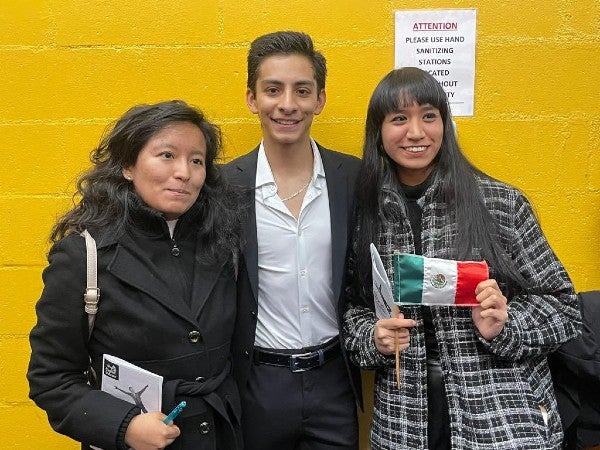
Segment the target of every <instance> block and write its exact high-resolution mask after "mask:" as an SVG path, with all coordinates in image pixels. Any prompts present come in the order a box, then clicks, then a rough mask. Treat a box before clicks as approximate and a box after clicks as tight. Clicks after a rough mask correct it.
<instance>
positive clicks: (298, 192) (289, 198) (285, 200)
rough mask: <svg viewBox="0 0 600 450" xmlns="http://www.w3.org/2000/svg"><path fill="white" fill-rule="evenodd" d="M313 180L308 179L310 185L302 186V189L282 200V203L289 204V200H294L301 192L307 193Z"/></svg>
mask: <svg viewBox="0 0 600 450" xmlns="http://www.w3.org/2000/svg"><path fill="white" fill-rule="evenodd" d="M311 180H312V178H309V179H308V183H306V184H305V185H304V186H302V187H301V188H300V189H298V190H297V191H296V192H294V193H293V194H292V195H288V196H287V197H285V198H282V199H281V201H282V202H287V201H288V200H291V199H293V198H294V197H296V196H297V195H298V194H300V193H301V192H303V191H305V190H306V188H307V187H308V185H309V184H310V181H311Z"/></svg>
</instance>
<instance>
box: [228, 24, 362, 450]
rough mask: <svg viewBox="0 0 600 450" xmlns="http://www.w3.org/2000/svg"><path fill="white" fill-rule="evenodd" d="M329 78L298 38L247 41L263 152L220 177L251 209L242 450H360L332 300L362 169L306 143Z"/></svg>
mask: <svg viewBox="0 0 600 450" xmlns="http://www.w3.org/2000/svg"><path fill="white" fill-rule="evenodd" d="M326 73H327V69H326V63H325V58H324V57H323V55H322V54H321V53H319V52H318V51H315V49H314V48H313V43H312V40H311V38H310V37H309V36H308V35H306V34H304V33H298V32H291V31H284V32H275V33H270V34H267V35H264V36H261V37H259V38H257V39H256V40H254V41H253V42H252V44H251V47H250V51H249V53H248V90H247V93H246V102H247V104H248V108H250V111H252V113H254V114H256V115H257V116H258V118H259V119H260V124H261V128H262V135H263V137H262V142H261V143H260V145H259V146H258V147H257V148H255V149H254V150H253V151H251V152H250V153H248V154H246V155H244V156H242V157H240V158H238V159H236V160H234V161H232V162H230V163H229V164H227V165H226V166H225V167H224V172H225V174H226V176H227V178H228V179H229V181H230V182H231V183H232V184H234V185H238V186H242V187H244V188H246V191H247V194H248V201H249V204H250V212H249V214H248V221H247V222H248V223H247V227H246V235H245V241H246V247H245V250H244V251H243V255H242V257H241V258H240V265H239V275H238V304H239V306H238V314H237V323H236V332H235V334H234V342H233V352H234V375H235V377H236V379H237V381H238V384H239V388H240V391H241V398H242V411H243V413H242V423H243V431H244V439H245V445H246V449H247V450H309V449H310V450H326V449H344V450H355V449H357V448H358V425H357V416H356V400H357V399H358V402H359V403H360V398H361V394H360V374H359V372H358V370H357V369H356V368H355V367H352V366H350V365H349V363H348V360H347V358H346V356H345V354H344V352H343V349H342V348H341V347H340V339H339V332H340V323H341V314H342V311H341V308H340V305H339V302H340V297H341V295H342V291H343V279H344V262H345V258H346V251H347V245H348V242H349V234H350V230H351V225H350V219H351V215H352V199H353V187H354V182H355V178H356V174H357V172H358V167H359V160H358V159H357V158H355V157H353V156H350V155H345V154H342V153H337V152H334V151H331V150H327V149H325V148H323V147H322V146H320V145H319V144H317V143H316V142H315V141H314V140H313V139H312V138H311V136H310V130H311V125H312V121H313V117H314V116H315V115H318V114H319V113H320V112H321V111H322V110H323V107H324V106H325V98H326V96H325V78H326Z"/></svg>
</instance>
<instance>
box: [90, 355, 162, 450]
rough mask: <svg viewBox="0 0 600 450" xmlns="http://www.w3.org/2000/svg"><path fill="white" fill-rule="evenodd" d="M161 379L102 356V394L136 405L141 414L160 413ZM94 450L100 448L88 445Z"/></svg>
mask: <svg viewBox="0 0 600 450" xmlns="http://www.w3.org/2000/svg"><path fill="white" fill-rule="evenodd" d="M162 385H163V377H162V376H160V375H157V374H155V373H152V372H150V371H148V370H146V369H142V368H141V367H138V366H136V365H135V364H131V363H130V362H128V361H125V360H124V359H121V358H117V357H116V356H112V355H108V354H106V353H105V354H104V355H103V356H102V387H101V389H102V390H103V391H104V392H108V393H109V394H110V395H112V396H114V397H117V398H120V399H122V400H125V401H127V402H129V403H133V404H135V405H137V406H138V407H139V408H140V409H141V410H142V412H143V413H145V412H148V411H160V409H161V406H162ZM90 448H92V449H94V450H102V449H101V448H100V447H95V446H93V445H90Z"/></svg>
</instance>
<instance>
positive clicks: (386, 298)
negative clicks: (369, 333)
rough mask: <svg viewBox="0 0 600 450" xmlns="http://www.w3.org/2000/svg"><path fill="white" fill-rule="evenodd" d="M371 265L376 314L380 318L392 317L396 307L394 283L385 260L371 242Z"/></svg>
mask: <svg viewBox="0 0 600 450" xmlns="http://www.w3.org/2000/svg"><path fill="white" fill-rule="evenodd" d="M370 249H371V265H372V272H373V300H374V303H375V315H376V316H377V318H378V319H388V318H390V317H392V311H393V308H394V295H393V294H392V285H391V284H390V280H389V279H388V277H387V273H386V272H385V267H383V262H382V261H381V257H380V256H379V252H378V251H377V248H376V247H375V245H373V244H371V246H370Z"/></svg>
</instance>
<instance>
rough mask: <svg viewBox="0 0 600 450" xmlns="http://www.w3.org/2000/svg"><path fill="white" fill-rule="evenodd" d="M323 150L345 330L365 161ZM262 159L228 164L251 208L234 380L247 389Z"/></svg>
mask: <svg viewBox="0 0 600 450" xmlns="http://www.w3.org/2000/svg"><path fill="white" fill-rule="evenodd" d="M317 146H318V148H319V152H320V154H321V159H322V160H323V167H324V170H325V177H326V180H327V190H328V193H329V211H330V215H331V216H330V221H331V249H332V281H333V286H332V288H333V294H334V296H335V297H334V298H337V299H338V326H339V329H340V330H341V329H342V327H341V323H342V314H343V310H342V308H341V297H342V294H343V288H344V282H345V268H346V265H345V263H346V254H347V249H348V247H349V245H350V237H351V236H350V234H351V230H352V208H353V203H354V202H353V199H354V183H355V180H356V175H357V173H358V169H359V166H360V160H359V159H358V158H356V157H354V156H351V155H347V154H344V153H338V152H334V151H332V150H328V149H325V148H324V147H321V146H320V145H318V144H317ZM257 159H258V147H257V148H255V149H254V150H253V151H251V152H250V153H248V154H246V155H244V156H241V157H239V158H237V159H235V160H234V161H232V162H230V163H228V164H227V165H225V166H223V172H224V174H225V176H226V177H227V178H228V180H229V182H230V183H231V184H233V185H236V186H240V187H242V188H243V189H245V190H246V195H247V198H246V199H247V202H248V205H249V211H248V216H247V223H246V228H245V236H244V237H245V247H244V250H243V254H242V258H240V265H239V272H238V312H237V318H236V327H235V332H234V337H233V342H232V349H233V367H234V377H235V378H236V380H237V382H238V385H239V387H240V389H244V388H245V386H246V383H247V381H248V376H249V373H250V367H251V363H252V354H253V349H254V336H255V333H256V317H257V313H258V244H257V237H256V210H255V203H254V188H255V185H256V164H257ZM343 357H344V360H345V362H346V367H347V369H348V375H349V377H350V380H351V384H352V388H353V390H354V394H355V396H356V399H357V402H358V403H359V405H360V406H361V408H362V395H361V384H360V371H359V370H358V368H356V367H355V366H353V365H352V364H351V363H350V362H349V361H348V358H347V356H346V354H345V352H343Z"/></svg>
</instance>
